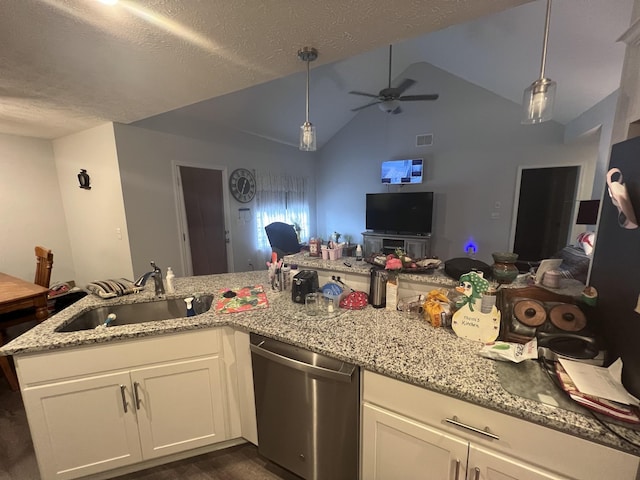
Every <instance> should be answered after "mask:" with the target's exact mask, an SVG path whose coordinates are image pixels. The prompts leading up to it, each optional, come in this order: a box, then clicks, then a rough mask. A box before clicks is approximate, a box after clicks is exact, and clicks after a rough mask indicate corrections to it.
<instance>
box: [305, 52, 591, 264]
mask: <svg viewBox="0 0 640 480" xmlns="http://www.w3.org/2000/svg"><path fill="white" fill-rule="evenodd" d="M403 77H409V78H412V79H414V80H417V83H416V85H414V86H413V87H412V88H411V89H410V90H409V91H407V94H419V93H439V94H440V98H439V99H438V100H437V101H435V102H411V103H409V102H405V103H404V104H403V106H402V107H403V109H404V112H403V113H402V114H400V115H388V114H385V113H383V112H381V111H380V110H379V109H378V108H377V107H375V106H374V107H370V108H368V109H365V110H363V111H362V112H361V113H359V114H358V115H357V116H356V117H355V118H354V119H353V120H352V121H351V122H350V123H349V124H348V125H347V126H346V127H345V128H344V129H342V130H341V131H340V132H339V133H338V134H337V135H335V136H334V138H332V139H331V141H330V142H329V143H328V144H327V145H325V147H324V148H323V149H322V150H321V152H320V162H319V164H318V167H317V169H316V172H317V173H316V189H317V192H318V193H317V205H316V208H317V211H318V230H319V231H320V232H331V231H333V230H337V231H339V232H340V233H342V234H351V235H353V236H354V239H356V241H361V235H360V233H361V232H363V231H364V230H365V194H366V193H376V192H384V191H414V190H419V191H433V192H434V193H435V207H434V209H435V212H434V227H433V242H432V254H434V255H437V256H438V257H440V258H442V259H448V258H453V257H457V256H462V255H464V246H465V245H466V243H467V241H468V240H469V239H473V240H474V241H475V242H476V243H477V244H478V249H479V251H478V256H477V258H478V259H480V260H483V261H485V262H488V263H493V261H492V259H491V252H495V251H504V250H508V249H509V247H510V244H509V238H510V229H511V225H512V215H513V205H514V199H515V193H516V192H515V184H516V178H517V173H518V168H519V167H521V166H529V167H530V166H560V165H581V166H583V167H584V169H583V170H589V169H591V170H593V164H594V163H595V161H596V158H597V149H596V147H595V145H594V142H578V144H577V145H565V144H564V143H563V138H564V128H563V126H562V125H559V124H557V123H555V122H546V123H543V124H540V125H533V126H523V125H520V114H521V109H520V106H519V105H517V104H515V103H513V102H511V101H508V100H505V99H504V98H502V97H499V96H497V95H495V94H493V93H492V92H489V91H488V90H485V89H482V88H479V87H477V86H475V85H473V84H471V83H469V82H466V81H465V80H463V79H461V78H459V77H455V76H453V75H451V74H449V73H447V72H445V71H443V70H440V69H438V68H436V67H433V66H432V65H429V64H426V63H419V64H414V65H412V66H411V67H409V68H408V69H407V71H405V72H404V73H403V75H400V78H403ZM523 88H524V87H523ZM364 100H366V99H364ZM363 103H364V102H363ZM318 128H321V125H319V126H318ZM423 133H432V134H433V135H434V145H433V146H432V147H415V141H416V138H415V137H416V135H418V134H423ZM416 157H422V158H424V159H425V160H426V168H425V178H424V183H423V184H422V185H419V186H404V187H398V186H391V187H387V186H383V185H382V184H381V183H380V163H381V162H382V161H383V160H387V159H397V158H416ZM587 181H589V180H588V179H587ZM591 181H592V179H591ZM590 188H591V184H589V189H590ZM541 195H544V192H541ZM497 203H499V204H500V208H496V204H497ZM492 213H494V214H497V215H498V218H495V219H493V218H492Z"/></svg>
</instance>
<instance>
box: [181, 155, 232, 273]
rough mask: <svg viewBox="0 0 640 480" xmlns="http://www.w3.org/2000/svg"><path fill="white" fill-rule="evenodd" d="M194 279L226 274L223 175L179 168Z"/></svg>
mask: <svg viewBox="0 0 640 480" xmlns="http://www.w3.org/2000/svg"><path fill="white" fill-rule="evenodd" d="M180 178H181V183H182V195H183V198H184V209H185V212H186V219H187V230H188V232H189V247H190V249H191V263H192V267H193V274H194V275H209V274H213V273H227V271H228V269H227V229H226V227H225V219H224V201H223V188H222V171H221V170H213V169H208V168H195V167H185V166H181V167H180Z"/></svg>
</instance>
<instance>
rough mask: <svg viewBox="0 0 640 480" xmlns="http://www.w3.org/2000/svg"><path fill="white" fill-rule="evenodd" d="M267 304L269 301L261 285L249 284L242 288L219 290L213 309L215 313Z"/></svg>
mask: <svg viewBox="0 0 640 480" xmlns="http://www.w3.org/2000/svg"><path fill="white" fill-rule="evenodd" d="M268 306H269V302H268V300H267V294H266V293H265V292H264V288H263V286H262V285H249V286H247V287H242V288H236V289H229V288H224V289H222V290H220V291H219V292H218V298H217V301H216V304H215V307H214V310H215V311H216V312H217V313H235V312H245V311H247V310H251V309H253V308H266V307H268Z"/></svg>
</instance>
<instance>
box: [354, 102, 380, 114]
mask: <svg viewBox="0 0 640 480" xmlns="http://www.w3.org/2000/svg"><path fill="white" fill-rule="evenodd" d="M378 103H382V102H381V101H380V100H378V101H376V102H371V103H367V104H366V105H362V106H361V107H356V108H352V109H351V111H352V112H357V111H358V110H362V109H363V108H367V107H370V106H372V105H377V104H378Z"/></svg>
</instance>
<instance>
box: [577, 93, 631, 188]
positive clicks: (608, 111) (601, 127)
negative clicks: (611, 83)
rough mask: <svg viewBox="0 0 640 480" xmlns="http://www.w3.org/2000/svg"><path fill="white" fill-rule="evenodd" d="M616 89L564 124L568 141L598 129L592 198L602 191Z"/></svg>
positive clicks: (607, 164) (607, 162)
mask: <svg viewBox="0 0 640 480" xmlns="http://www.w3.org/2000/svg"><path fill="white" fill-rule="evenodd" d="M618 93H619V91H618V90H616V91H615V92H613V93H612V94H610V95H609V96H607V97H606V98H604V99H603V100H602V101H601V102H598V103H597V104H595V105H594V106H593V107H591V108H590V109H589V110H587V111H586V112H584V113H583V114H582V115H580V116H579V117H577V118H575V119H574V120H572V121H571V122H569V123H568V124H567V125H566V126H565V142H567V143H570V142H572V141H575V140H577V139H578V138H579V137H581V136H583V135H588V134H590V133H591V132H593V131H594V130H596V129H597V130H598V136H599V140H598V160H597V162H596V165H595V180H594V182H593V188H592V191H591V198H592V199H599V198H601V197H602V194H603V193H604V186H605V173H606V172H607V167H608V166H609V157H610V155H611V136H612V134H613V123H614V119H615V114H616V104H617V102H618Z"/></svg>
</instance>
